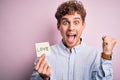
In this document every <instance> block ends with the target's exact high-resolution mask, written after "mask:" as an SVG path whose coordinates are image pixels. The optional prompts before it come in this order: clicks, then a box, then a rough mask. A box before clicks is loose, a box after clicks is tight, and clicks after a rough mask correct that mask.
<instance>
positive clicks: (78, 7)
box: [55, 0, 86, 23]
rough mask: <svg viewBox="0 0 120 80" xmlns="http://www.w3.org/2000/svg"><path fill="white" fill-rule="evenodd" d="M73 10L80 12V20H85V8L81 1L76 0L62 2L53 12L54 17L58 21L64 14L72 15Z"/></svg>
mask: <svg viewBox="0 0 120 80" xmlns="http://www.w3.org/2000/svg"><path fill="white" fill-rule="evenodd" d="M75 12H77V13H78V14H80V16H81V18H82V21H83V22H84V21H85V17H86V10H85V9H84V6H83V4H82V2H80V1H76V0H70V1H66V2H64V3H62V4H61V5H60V6H59V7H58V8H57V11H56V13H55V17H56V19H57V22H58V23H60V21H61V18H62V17H63V16H65V15H66V14H69V15H72V14H74V13H75Z"/></svg>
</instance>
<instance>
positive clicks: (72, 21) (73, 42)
mask: <svg viewBox="0 0 120 80" xmlns="http://www.w3.org/2000/svg"><path fill="white" fill-rule="evenodd" d="M84 27H85V23H83V21H82V18H81V16H80V14H77V13H75V14H73V15H68V14H67V15H65V16H63V17H62V19H61V22H60V24H58V30H59V31H60V33H61V35H62V37H63V43H64V44H65V45H66V46H67V47H68V48H70V49H71V48H72V47H74V46H77V45H79V44H80V36H81V34H82V31H83V29H84Z"/></svg>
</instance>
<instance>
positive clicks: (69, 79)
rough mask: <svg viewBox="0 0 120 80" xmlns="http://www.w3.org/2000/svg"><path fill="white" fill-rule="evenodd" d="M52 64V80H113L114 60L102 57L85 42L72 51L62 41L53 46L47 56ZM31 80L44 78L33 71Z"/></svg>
mask: <svg viewBox="0 0 120 80" xmlns="http://www.w3.org/2000/svg"><path fill="white" fill-rule="evenodd" d="M46 60H47V62H48V63H49V65H50V66H51V76H50V80H103V79H106V80H112V62H111V60H104V59H102V58H101V53H100V52H99V51H98V50H97V49H95V48H93V47H91V46H88V45H86V44H84V43H83V42H82V43H81V44H80V45H78V46H75V47H73V48H72V50H71V52H70V51H69V49H68V48H67V47H66V46H64V44H63V42H62V41H61V42H60V43H59V44H56V45H53V46H51V54H50V56H47V57H46ZM31 80H42V78H41V76H40V75H39V73H38V72H36V71H33V74H32V77H31Z"/></svg>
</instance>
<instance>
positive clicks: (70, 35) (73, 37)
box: [67, 34, 76, 43]
mask: <svg viewBox="0 0 120 80" xmlns="http://www.w3.org/2000/svg"><path fill="white" fill-rule="evenodd" d="M75 37H76V34H67V38H68V42H69V43H73V42H74V40H75Z"/></svg>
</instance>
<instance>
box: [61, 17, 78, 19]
mask: <svg viewBox="0 0 120 80" xmlns="http://www.w3.org/2000/svg"><path fill="white" fill-rule="evenodd" d="M73 19H79V20H80V18H79V17H75V18H73ZM61 20H68V18H62V19H61Z"/></svg>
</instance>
